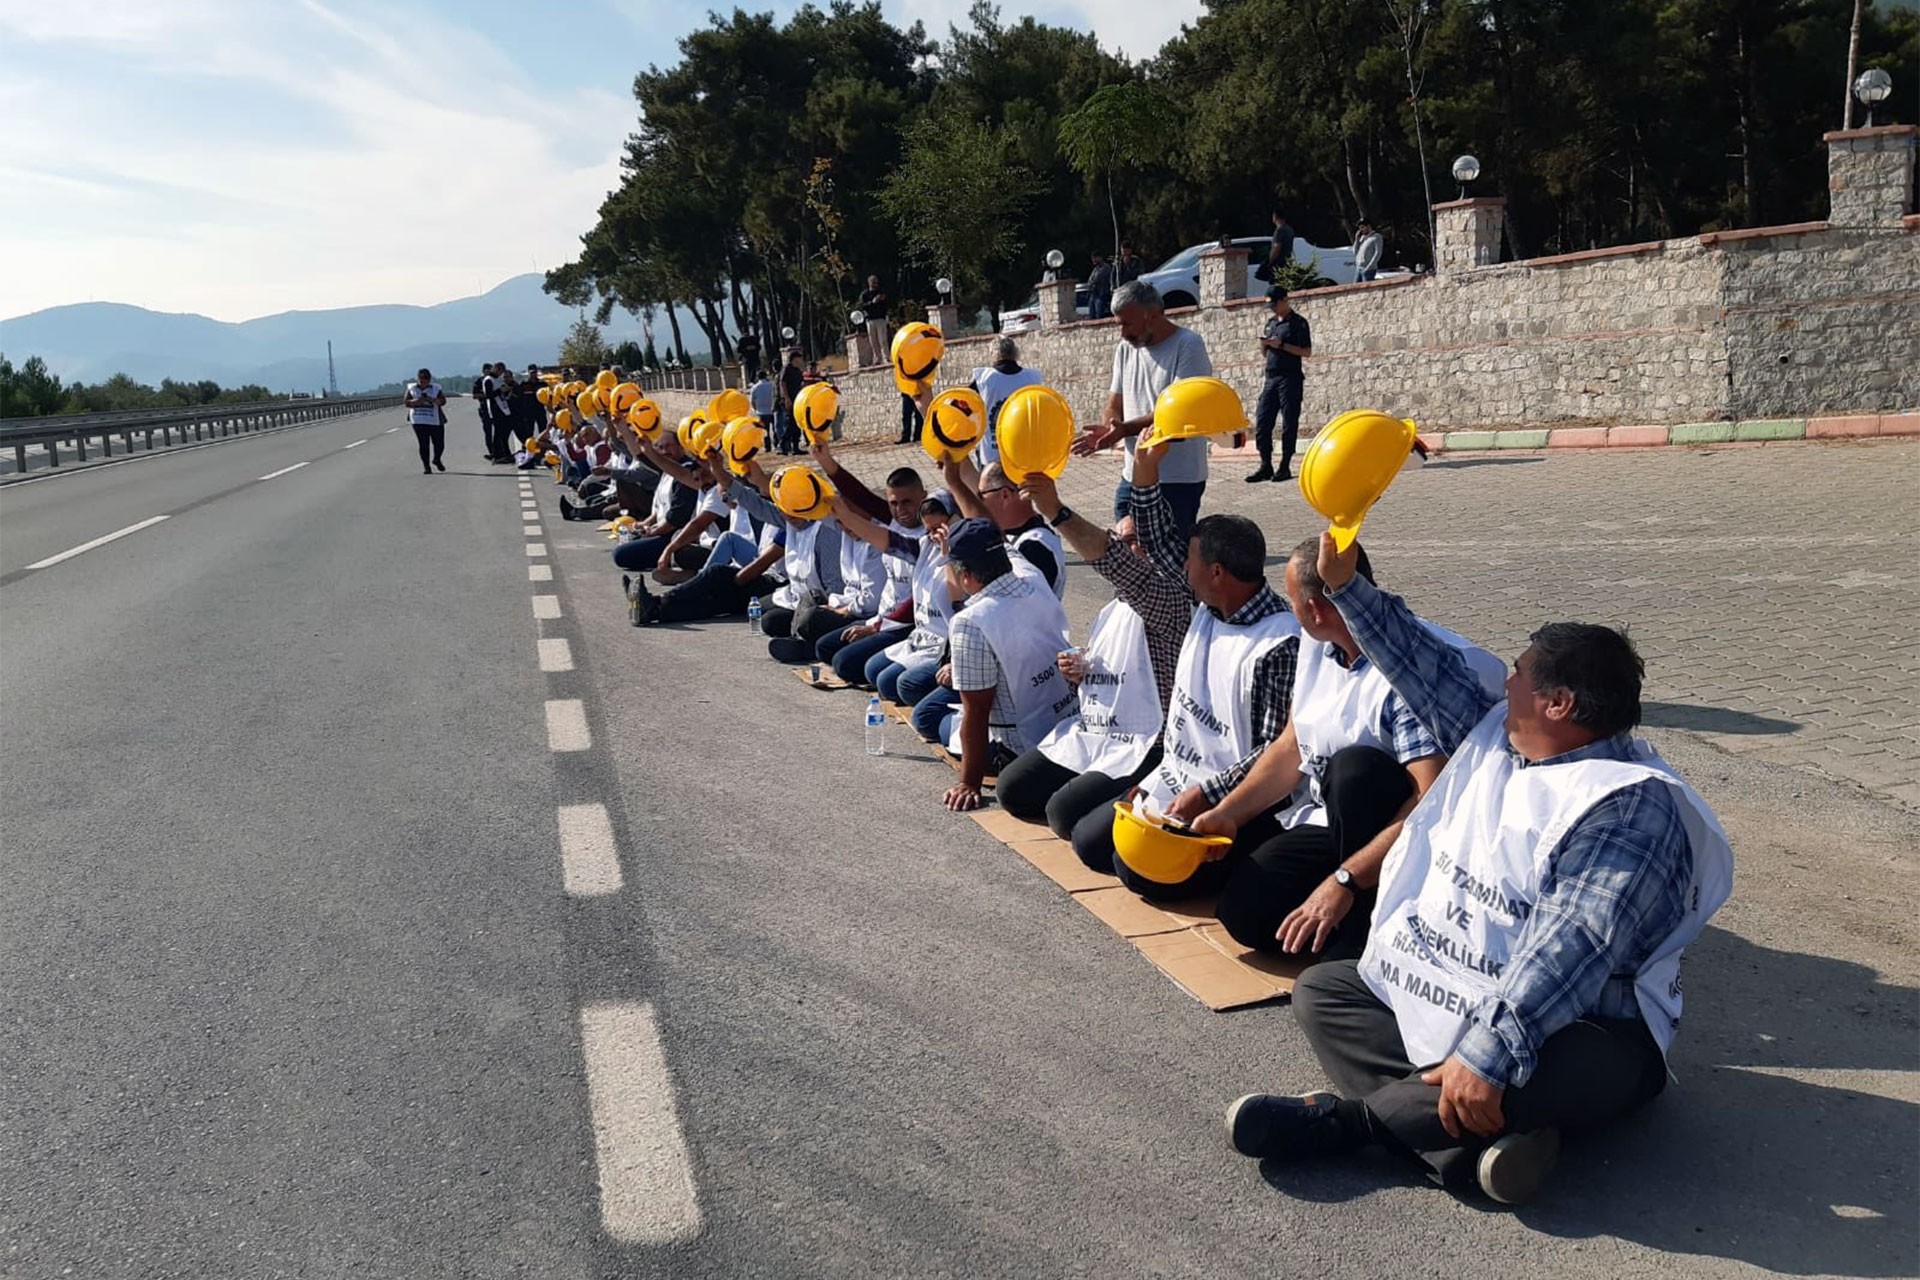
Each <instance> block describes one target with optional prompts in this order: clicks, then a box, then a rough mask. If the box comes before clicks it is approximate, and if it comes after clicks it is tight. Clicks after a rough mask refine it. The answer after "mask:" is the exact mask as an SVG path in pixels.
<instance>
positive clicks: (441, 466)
mask: <svg viewBox="0 0 1920 1280" xmlns="http://www.w3.org/2000/svg"><path fill="white" fill-rule="evenodd" d="M433 469H434V470H435V471H445V470H446V469H447V464H446V463H444V462H442V461H440V459H438V458H435V459H434V460H433Z"/></svg>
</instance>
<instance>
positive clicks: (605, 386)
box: [593, 369, 620, 391]
mask: <svg viewBox="0 0 1920 1280" xmlns="http://www.w3.org/2000/svg"><path fill="white" fill-rule="evenodd" d="M593 385H594V388H595V389H596V390H599V391H611V390H613V389H614V388H615V387H616V386H618V385H620V379H618V378H616V377H614V376H613V370H611V369H602V370H601V371H600V372H599V373H597V374H595V375H594V378H593Z"/></svg>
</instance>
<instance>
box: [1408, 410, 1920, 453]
mask: <svg viewBox="0 0 1920 1280" xmlns="http://www.w3.org/2000/svg"><path fill="white" fill-rule="evenodd" d="M1879 436H1920V410H1914V411H1909V412H1906V413H1879V414H1874V413H1866V414H1849V415H1844V416H1836V417H1828V418H1755V419H1752V420H1749V421H1745V422H1683V423H1677V424H1675V425H1673V426H1651V425H1650V426H1621V427H1550V428H1542V427H1534V428H1529V429H1525V430H1516V431H1431V432H1429V431H1423V432H1421V433H1420V442H1421V443H1422V444H1424V445H1426V446H1427V451H1428V452H1429V453H1430V454H1439V453H1483V452H1487V451H1489V450H1501V449H1660V448H1668V447H1683V446H1700V445H1716V444H1773V443H1777V442H1779V441H1783V440H1857V439H1861V438H1865V437H1879Z"/></svg>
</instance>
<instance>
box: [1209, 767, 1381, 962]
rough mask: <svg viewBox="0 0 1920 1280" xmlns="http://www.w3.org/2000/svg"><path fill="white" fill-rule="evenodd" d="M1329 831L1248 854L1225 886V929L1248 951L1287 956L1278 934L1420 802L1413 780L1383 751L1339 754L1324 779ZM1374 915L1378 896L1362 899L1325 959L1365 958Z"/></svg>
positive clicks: (1285, 837)
mask: <svg viewBox="0 0 1920 1280" xmlns="http://www.w3.org/2000/svg"><path fill="white" fill-rule="evenodd" d="M1320 782H1321V786H1320V793H1321V795H1322V796H1324V797H1325V799H1326V804H1327V825H1326V826H1324V827H1311V826H1300V827H1295V828H1293V829H1292V830H1291V831H1282V832H1281V833H1280V834H1278V835H1276V836H1274V837H1273V838H1272V839H1270V840H1267V841H1265V842H1263V843H1262V844H1261V845H1260V846H1259V847H1258V848H1255V849H1254V850H1252V851H1251V852H1250V853H1248V855H1247V857H1246V859H1245V861H1243V862H1241V863H1239V864H1238V865H1237V866H1236V867H1235V868H1234V869H1233V873H1232V874H1231V875H1229V876H1228V877H1227V880H1226V883H1224V884H1222V885H1221V886H1220V904H1219V907H1218V908H1217V910H1218V912H1219V915H1220V923H1221V924H1223V925H1225V926H1226V928H1227V932H1228V933H1230V934H1232V935H1233V937H1234V940H1235V941H1236V942H1238V943H1239V944H1240V945H1241V946H1243V947H1252V948H1254V949H1255V950H1256V951H1271V952H1275V953H1278V952H1279V951H1280V943H1279V940H1278V939H1276V938H1275V937H1274V936H1273V935H1274V932H1275V931H1276V930H1278V929H1279V927H1280V922H1281V921H1282V920H1285V919H1286V918H1287V916H1288V915H1289V914H1290V913H1291V912H1292V911H1293V909H1294V908H1295V907H1298V906H1299V905H1300V904H1301V903H1303V902H1305V901H1306V900H1307V895H1308V894H1310V893H1312V892H1313V891H1314V890H1315V889H1317V888H1319V887H1320V885H1321V884H1322V883H1323V882H1324V881H1325V880H1326V878H1327V877H1328V876H1330V875H1332V874H1333V870H1334V868H1335V867H1337V866H1339V865H1340V864H1341V863H1342V862H1345V861H1346V860H1347V859H1348V858H1350V857H1352V856H1353V855H1354V854H1355V853H1357V852H1359V851H1360V849H1361V848H1362V847H1364V846H1365V845H1366V843H1367V841H1369V840H1371V839H1373V838H1374V837H1375V836H1377V835H1379V834H1380V833H1381V831H1383V830H1385V829H1386V827H1387V825H1388V824H1389V823H1391V822H1392V821H1393V820H1394V817H1395V815H1397V814H1398V813H1399V812H1400V806H1402V805H1404V804H1405V803H1406V802H1407V801H1408V800H1410V799H1412V797H1413V789H1414V788H1413V775H1412V774H1410V773H1408V772H1407V767H1406V766H1405V765H1403V764H1401V763H1400V762H1399V761H1398V760H1395V759H1394V758H1393V757H1392V756H1390V755H1388V754H1387V753H1386V752H1384V751H1381V750H1379V749H1378V748H1376V747H1347V748H1345V749H1343V750H1340V751H1336V752H1334V753H1333V757H1332V758H1331V759H1330V760H1328V761H1327V768H1326V771H1325V772H1324V773H1323V774H1322V775H1321V779H1320ZM1372 915H1373V893H1372V891H1371V890H1369V891H1367V892H1366V893H1363V894H1360V895H1358V900H1357V901H1355V902H1354V904H1353V909H1352V910H1351V911H1349V912H1347V918H1346V919H1345V920H1342V921H1341V922H1340V927H1339V928H1338V929H1337V930H1335V931H1334V934H1333V936H1332V937H1331V938H1329V939H1328V940H1327V945H1326V947H1325V948H1324V949H1323V950H1322V951H1321V953H1320V954H1321V957H1322V958H1323V959H1324V958H1332V957H1339V956H1357V955H1359V954H1360V949H1361V948H1362V947H1364V946H1365V945H1366V941H1367V921H1368V919H1369V918H1370V917H1371V916H1372Z"/></svg>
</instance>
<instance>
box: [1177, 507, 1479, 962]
mask: <svg viewBox="0 0 1920 1280" xmlns="http://www.w3.org/2000/svg"><path fill="white" fill-rule="evenodd" d="M1319 553H1320V540H1319V539H1318V538H1317V537H1316V538H1309V539H1308V540H1307V541H1305V542H1303V543H1301V544H1300V545H1299V546H1297V547H1295V548H1294V550H1293V555H1292V556H1291V557H1289V558H1288V560H1287V571H1286V588H1287V601H1288V603H1290V604H1291V605H1292V606H1293V614H1294V617H1296V618H1297V619H1299V621H1300V630H1301V631H1302V632H1303V633H1304V635H1303V636H1302V638H1301V641H1300V660H1299V663H1298V664H1297V665H1296V667H1295V668H1294V675H1293V704H1292V708H1291V711H1290V713H1289V715H1288V717H1287V727H1286V730H1285V731H1284V732H1283V733H1282V734H1281V735H1280V737H1279V738H1278V739H1277V740H1276V741H1275V742H1274V743H1273V745H1272V746H1271V747H1269V748H1268V749H1267V750H1266V751H1264V752H1262V753H1261V754H1260V757H1259V758H1258V759H1257V760H1256V761H1254V762H1253V763H1252V766H1251V767H1250V768H1248V769H1246V770H1244V771H1242V772H1243V775H1244V776H1242V777H1241V778H1240V779H1239V780H1238V781H1237V782H1236V783H1235V784H1234V786H1233V789H1232V790H1231V791H1229V792H1228V793H1227V794H1226V796H1225V797H1224V798H1222V799H1221V801H1220V802H1219V803H1218V804H1216V805H1214V806H1213V807H1212V808H1211V809H1208V810H1207V811H1206V812H1205V813H1202V814H1201V815H1199V816H1198V817H1197V818H1195V819H1194V820H1193V827H1194V829H1195V830H1196V831H1199V832H1201V833H1202V834H1205V835H1226V836H1231V835H1235V834H1237V833H1238V831H1239V829H1240V824H1241V823H1242V822H1243V821H1246V820H1247V819H1249V818H1251V817H1253V816H1255V815H1257V814H1262V813H1266V812H1268V811H1269V810H1271V809H1272V808H1273V807H1274V806H1275V805H1277V804H1280V803H1282V802H1283V801H1285V802H1288V803H1287V807H1286V808H1285V809H1284V810H1282V811H1281V813H1280V815H1279V821H1280V825H1281V827H1282V828H1283V830H1281V831H1280V832H1279V834H1277V835H1274V836H1272V837H1270V838H1268V839H1267V840H1265V841H1263V842H1262V843H1261V844H1260V845H1259V846H1257V847H1256V848H1254V849H1253V850H1252V852H1251V853H1249V854H1248V856H1247V857H1246V858H1245V859H1244V860H1242V861H1239V862H1238V863H1237V864H1236V865H1235V867H1234V869H1233V871H1232V872H1231V873H1230V874H1229V875H1228V876H1227V879H1226V882H1225V883H1224V884H1222V885H1221V887H1220V900H1219V902H1218V904H1217V905H1216V907H1215V913H1216V914H1217V915H1218V916H1219V917H1220V923H1221V924H1223V925H1225V926H1226V929H1227V932H1228V933H1230V934H1231V935H1233V937H1234V939H1235V940H1236V941H1238V942H1239V943H1240V944H1241V945H1242V946H1247V947H1253V948H1255V949H1256V950H1261V951H1274V952H1291V953H1296V954H1306V955H1318V956H1321V957H1334V956H1340V957H1349V956H1357V955H1359V954H1360V947H1361V944H1362V943H1364V942H1365V941H1366V937H1367V919H1368V916H1369V915H1370V914H1371V912H1372V909H1373V889H1374V885H1375V884H1376V883H1377V882H1378V880H1379V876H1380V863H1381V861H1382V860H1383V859H1384V858H1385V857H1386V854H1387V849H1388V848H1389V847H1390V846H1391V845H1392V844H1393V841H1394V837H1396V836H1398V835H1399V834H1400V822H1401V819H1403V818H1405V817H1406V816H1407V812H1408V810H1410V809H1412V808H1413V805H1414V802H1415V801H1417V800H1418V799H1419V798H1420V797H1421V796H1423V795H1425V794H1426V793H1427V788H1429V787H1431V786H1432V785H1433V780H1434V779H1435V778H1437V777H1439V776H1440V770H1441V768H1442V767H1443V766H1444V765H1445V764H1446V762H1447V758H1446V756H1445V755H1444V754H1442V752H1441V750H1440V747H1439V744H1437V743H1436V742H1434V740H1433V736H1432V735H1431V734H1429V733H1428V732H1427V731H1426V729H1425V728H1424V727H1423V726H1422V725H1421V723H1420V721H1419V719H1418V718H1416V717H1415V716H1414V714H1413V710H1412V708H1411V707H1409V706H1408V705H1407V703H1406V700H1405V699H1403V698H1401V697H1400V695H1399V694H1397V693H1395V692H1394V691H1393V686H1392V685H1390V684H1388V683H1387V679H1386V677H1385V676H1384V675H1383V674H1381V672H1380V669H1379V668H1378V667H1376V666H1374V665H1373V664H1372V663H1371V662H1368V661H1367V659H1366V656H1365V655H1364V654H1362V653H1361V652H1360V646H1359V645H1357V644H1356V643H1354V639H1353V635H1352V633H1351V632H1349V631H1348V630H1347V624H1346V623H1344V622H1342V621H1341V620H1340V611H1339V610H1337V609H1335V608H1334V607H1333V605H1332V604H1331V603H1330V602H1329V601H1328V600H1327V597H1326V593H1325V591H1324V589H1323V587H1322V585H1321V582H1320V571H1319V569H1318V568H1317V567H1316V560H1317V558H1318V556H1319ZM1366 560H1367V554H1366V552H1365V551H1362V552H1360V553H1359V561H1358V564H1359V569H1358V572H1359V574H1360V576H1362V577H1364V578H1366V579H1367V581H1369V582H1371V581H1373V573H1372V570H1371V569H1370V568H1369V567H1368V565H1367V563H1366ZM1426 625H1428V626H1429V628H1430V629H1431V630H1433V631H1434V632H1435V634H1437V635H1439V636H1440V637H1441V638H1442V639H1443V640H1446V641H1447V642H1448V643H1449V644H1453V645H1456V646H1457V647H1460V648H1461V649H1462V650H1463V652H1465V653H1466V654H1467V657H1468V662H1469V664H1470V665H1472V666H1473V667H1474V668H1475V670H1476V672H1477V673H1478V674H1479V675H1480V677H1481V680H1482V682H1483V683H1484V684H1486V686H1487V687H1488V689H1490V690H1492V691H1493V692H1495V693H1497V692H1498V691H1499V688H1500V685H1501V682H1502V680H1503V679H1504V678H1505V667H1504V665H1503V664H1502V663H1501V662H1500V660H1499V659H1497V658H1495V657H1494V656H1493V655H1491V654H1489V653H1487V652H1486V651H1485V650H1482V649H1476V648H1473V647H1472V646H1471V645H1469V644H1468V643H1467V642H1466V641H1465V640H1463V639H1461V638H1460V637H1459V636H1456V635H1454V634H1453V633H1452V632H1450V631H1444V630H1442V629H1440V628H1438V627H1432V625H1431V624H1426Z"/></svg>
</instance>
